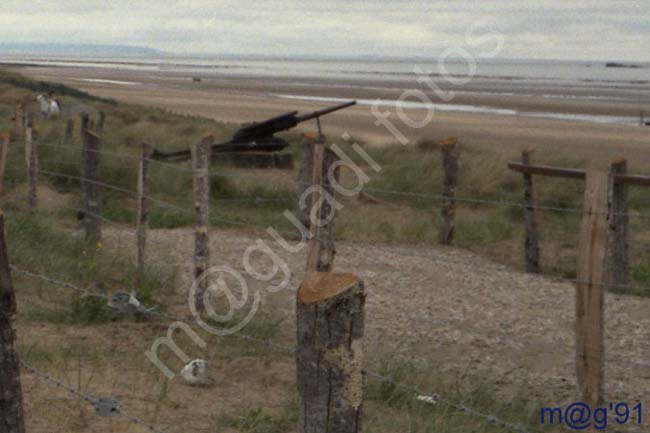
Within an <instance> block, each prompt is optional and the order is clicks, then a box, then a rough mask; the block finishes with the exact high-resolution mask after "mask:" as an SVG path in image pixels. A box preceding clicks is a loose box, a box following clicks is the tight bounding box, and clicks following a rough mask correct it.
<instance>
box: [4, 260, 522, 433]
mask: <svg viewBox="0 0 650 433" xmlns="http://www.w3.org/2000/svg"><path fill="white" fill-rule="evenodd" d="M12 270H16V268H15V267H13V266H12ZM20 272H21V273H23V274H24V275H27V276H30V277H35V278H40V279H42V280H44V281H46V282H48V283H51V284H55V285H59V286H61V287H64V288H67V289H73V290H76V291H78V292H80V293H84V294H86V293H88V292H89V291H88V290H87V289H82V288H79V287H76V286H74V285H72V284H69V283H65V282H61V281H58V280H56V279H53V278H49V277H47V276H43V275H39V274H35V273H33V272H29V271H24V270H20ZM94 295H95V296H97V297H103V298H105V296H104V295H100V294H94ZM156 315H158V316H160V317H162V318H165V319H167V320H169V321H172V322H175V321H178V320H183V321H184V320H186V318H182V317H179V316H174V315H171V314H168V313H163V312H159V313H156ZM231 336H232V337H236V338H239V339H241V340H244V341H247V342H252V343H255V344H261V345H264V346H266V347H269V348H271V349H273V350H276V351H281V352H283V353H285V354H294V353H295V352H296V348H295V347H291V346H287V345H283V344H280V343H276V342H274V341H272V340H270V339H261V338H257V337H254V336H252V335H248V334H244V333H241V332H238V333H234V334H231V335H229V336H226V338H227V337H231ZM26 368H28V369H29V370H30V371H32V372H34V373H35V374H37V375H38V376H40V377H42V378H44V379H46V380H48V381H49V382H50V383H52V384H54V385H56V386H59V387H61V388H63V389H65V390H67V391H69V392H71V393H74V394H75V395H80V396H82V398H84V400H86V401H87V402H88V403H90V404H91V405H93V407H95V408H96V410H99V409H97V407H98V406H100V405H101V404H102V402H104V401H107V400H108V401H109V402H110V401H111V400H110V399H97V398H95V397H92V396H88V395H84V394H81V393H79V392H78V391H77V390H75V389H74V388H71V387H68V386H66V385H65V384H64V383H63V382H61V381H59V380H57V379H54V378H52V377H50V376H49V375H47V374H45V373H42V372H40V371H39V370H37V369H33V367H31V366H29V367H26ZM32 369H33V370H32ZM364 373H365V374H366V375H368V376H370V377H373V378H376V379H378V380H381V381H383V382H387V383H390V384H392V385H394V386H397V387H400V388H403V389H407V390H409V391H411V392H413V393H415V394H417V395H418V397H428V398H430V399H431V401H433V402H442V403H444V404H446V405H448V406H449V407H451V408H454V409H455V410H457V411H458V412H460V413H463V414H466V415H471V416H475V417H479V418H482V419H484V420H486V421H488V422H489V423H490V424H494V425H497V426H500V427H504V428H509V429H510V430H512V431H513V432H521V433H533V432H532V431H531V430H526V429H524V430H522V429H521V426H517V425H515V424H512V423H509V422H506V421H503V420H501V419H500V418H499V417H497V416H495V415H489V414H485V413H483V412H481V411H478V410H475V409H473V408H472V407H470V406H468V405H465V404H462V403H455V402H453V401H452V400H450V399H446V398H444V397H442V396H441V395H440V394H432V393H425V392H423V391H420V390H419V389H418V388H417V387H414V386H412V385H408V384H404V383H401V382H397V381H394V380H392V379H390V378H388V377H386V376H382V375H381V374H379V373H375V372H373V371H372V370H364ZM118 408H119V406H118ZM118 410H119V412H118V413H121V414H122V415H125V416H126V417H127V418H128V419H130V420H132V421H133V422H135V423H139V424H141V425H144V426H145V427H147V428H150V429H151V428H153V426H151V425H150V424H148V423H146V422H143V421H142V420H140V419H139V418H137V417H131V416H129V415H128V414H127V413H126V411H125V410H124V409H122V408H119V409H118ZM151 431H156V432H157V431H159V430H151Z"/></svg>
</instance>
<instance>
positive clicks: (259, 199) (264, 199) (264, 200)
mask: <svg viewBox="0 0 650 433" xmlns="http://www.w3.org/2000/svg"><path fill="white" fill-rule="evenodd" d="M39 173H41V174H45V175H47V176H53V177H60V178H64V179H71V180H77V181H79V182H88V183H91V184H93V185H97V186H101V187H102V188H106V189H110V190H113V191H117V192H122V193H125V194H129V195H132V196H136V197H140V193H139V192H138V191H134V190H131V189H128V188H124V187H121V186H117V185H114V184H111V183H107V182H102V181H99V180H92V179H88V178H84V177H82V176H76V175H72V174H67V173H60V172H55V171H50V170H39ZM142 197H143V198H146V199H147V200H150V201H152V202H153V203H156V204H160V205H162V206H170V207H175V208H177V209H180V210H182V211H184V212H192V211H191V210H188V209H185V208H182V207H181V206H178V205H175V204H173V203H170V202H168V201H165V200H162V199H159V198H156V197H153V196H151V195H142ZM213 198H214V199H215V200H218V202H254V203H267V202H286V201H295V200H296V199H295V198H293V197H286V198H275V197H272V198H271V197H259V196H256V197H250V198H232V197H219V196H217V197H213Z"/></svg>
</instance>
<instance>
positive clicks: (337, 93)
mask: <svg viewBox="0 0 650 433" xmlns="http://www.w3.org/2000/svg"><path fill="white" fill-rule="evenodd" d="M21 70H22V72H23V73H25V74H26V75H28V76H31V77H33V78H36V79H42V80H49V81H57V82H63V83H65V84H69V85H72V86H75V87H77V88H80V89H82V90H85V91H87V92H89V93H92V94H95V95H98V96H103V97H109V98H114V99H116V100H118V101H122V102H127V103H136V104H143V105H150V106H156V107H161V108H165V109H168V110H171V111H175V112H181V113H186V114H192V115H199V116H204V117H209V118H213V119H216V120H220V121H225V122H236V123H240V122H250V121H254V120H260V119H264V118H266V117H271V116H274V115H278V114H281V113H283V112H286V111H293V110H299V111H311V110H317V109H321V108H325V107H327V106H330V105H335V104H337V103H338V102H336V101H334V100H332V101H329V100H326V101H308V100H301V99H288V98H287V97H282V96H279V95H285V96H290V97H293V98H296V97H298V98H300V97H302V96H304V95H310V96H315V97H321V98H332V99H333V98H341V99H362V100H367V101H372V100H375V99H377V98H380V99H382V100H386V101H388V100H391V101H392V100H396V99H398V98H399V96H400V95H401V94H402V93H403V91H404V90H405V89H413V90H416V89H417V90H423V91H426V93H427V94H428V95H430V98H431V100H432V101H433V102H434V103H445V102H444V101H441V100H440V98H438V97H436V96H435V95H434V94H433V92H432V91H431V90H430V89H428V88H427V87H426V86H425V85H422V84H419V83H417V82H416V80H415V79H414V80H413V81H412V82H406V81H399V82H397V81H385V80H384V81H381V80H374V81H370V80H354V81H353V82H351V81H349V80H348V81H345V80H343V79H341V80H335V79H318V78H289V77H246V76H227V75H223V76H210V77H207V78H205V77H202V80H201V82H200V83H193V82H192V77H188V76H186V75H182V74H179V73H160V72H150V71H123V70H122V71H120V70H109V69H102V68H92V69H91V68H73V67H24V68H21ZM89 80H92V81H89ZM443 90H445V91H449V90H454V91H455V94H456V95H455V97H454V98H453V100H452V101H451V102H450V103H451V104H457V105H472V106H489V107H491V108H496V109H503V110H517V112H535V113H537V115H542V116H544V115H549V114H550V115H556V114H557V113H565V114H578V115H597V116H603V115H605V116H615V117H634V116H638V115H639V112H640V111H641V110H647V112H648V113H650V87H649V86H648V85H646V84H643V85H642V84H639V85H634V84H630V85H616V86H615V85H611V86H607V85H603V84H598V85H596V84H594V85H588V86H587V85H585V86H568V85H566V84H562V83H558V84H557V85H551V84H549V83H546V84H543V83H534V82H533V83H530V82H526V83H524V82H522V80H513V81H511V82H509V81H505V82H498V83H495V82H494V80H484V79H480V78H477V79H475V80H474V81H472V82H471V83H469V84H466V85H464V86H461V87H458V88H453V89H452V88H450V87H448V88H446V89H443ZM410 100H412V101H413V100H414V99H413V98H411V99H410ZM381 111H384V112H389V113H390V116H389V117H388V120H390V123H391V124H393V125H394V127H395V128H396V129H397V130H399V131H400V133H401V134H403V135H404V136H405V137H407V138H408V139H409V143H414V142H415V141H416V140H418V139H436V140H437V139H441V138H444V137H447V136H456V137H459V138H460V139H461V141H462V142H465V143H471V144H473V145H478V146H481V147H483V146H485V147H489V148H492V149H495V150H497V151H499V150H501V149H504V150H508V151H512V150H515V149H521V148H530V147H533V148H538V149H540V150H541V149H548V150H569V151H571V152H575V153H576V155H577V156H578V157H584V158H590V157H594V158H595V157H597V156H598V157H600V156H605V157H606V158H610V157H617V156H628V157H630V156H632V155H637V154H638V153H639V152H638V151H642V152H641V153H643V154H645V153H646V152H645V149H647V148H648V147H650V127H641V126H630V125H621V124H601V123H593V122H586V121H574V120H558V119H548V118H536V117H528V116H526V115H521V114H517V115H497V114H492V113H489V114H486V113H473V112H463V111H440V110H437V111H435V112H434V115H433V117H432V119H431V121H430V122H428V123H427V124H426V126H425V127H423V128H412V127H409V126H407V125H406V124H405V123H404V122H403V121H402V120H401V119H400V118H399V117H398V115H397V112H396V108H395V107H394V106H390V105H387V106H384V107H381ZM404 114H405V115H406V116H408V117H409V118H411V119H413V120H414V121H418V122H419V121H421V120H422V119H424V118H425V116H426V114H427V111H426V110H424V109H421V108H420V109H405V110H404ZM648 120H650V119H648ZM313 123H314V122H309V123H307V124H303V125H301V129H303V130H314V129H315V124H313ZM323 127H324V129H325V132H326V133H327V134H328V135H330V136H340V135H341V134H343V133H344V132H347V133H349V134H350V135H351V136H353V137H356V138H358V139H360V140H363V141H365V142H368V143H369V144H375V145H384V144H390V143H396V142H398V139H397V136H396V135H395V134H394V133H393V132H391V131H390V128H389V127H386V126H385V125H383V124H381V123H380V122H379V121H378V120H377V116H376V115H375V114H373V112H372V110H371V106H370V105H358V106H356V107H352V108H349V109H346V110H345V111H342V112H339V113H335V114H332V115H329V116H327V117H325V118H323ZM647 153H650V152H647ZM642 159H643V160H644V161H650V157H648V158H647V159H646V158H645V157H643V158H642Z"/></svg>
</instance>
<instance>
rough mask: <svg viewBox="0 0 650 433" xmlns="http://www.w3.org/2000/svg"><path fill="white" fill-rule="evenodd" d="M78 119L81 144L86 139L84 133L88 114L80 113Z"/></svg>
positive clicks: (86, 128) (86, 127)
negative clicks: (79, 119)
mask: <svg viewBox="0 0 650 433" xmlns="http://www.w3.org/2000/svg"><path fill="white" fill-rule="evenodd" d="M79 117H80V118H81V121H80V122H79V128H80V130H81V131H80V132H81V142H82V144H83V142H84V140H85V139H86V131H87V130H88V122H89V118H88V113H81V114H80V115H79Z"/></svg>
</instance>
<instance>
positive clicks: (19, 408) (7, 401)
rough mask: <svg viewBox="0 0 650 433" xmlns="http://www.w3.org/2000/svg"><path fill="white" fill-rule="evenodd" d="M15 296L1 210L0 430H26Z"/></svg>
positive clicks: (20, 432) (9, 432)
mask: <svg viewBox="0 0 650 433" xmlns="http://www.w3.org/2000/svg"><path fill="white" fill-rule="evenodd" d="M15 315H16V297H15V294H14V287H13V283H12V282H11V271H10V270H9V258H8V256H7V246H6V242H5V223H4V215H3V214H2V213H1V212H0V432H2V433H25V423H24V419H23V393H22V389H21V387H20V365H19V362H18V354H17V353H16V347H15V342H16V332H15V330H14V327H13V322H14V317H15Z"/></svg>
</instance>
